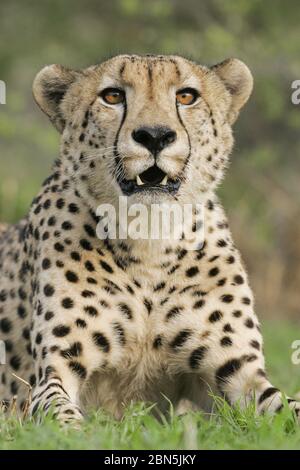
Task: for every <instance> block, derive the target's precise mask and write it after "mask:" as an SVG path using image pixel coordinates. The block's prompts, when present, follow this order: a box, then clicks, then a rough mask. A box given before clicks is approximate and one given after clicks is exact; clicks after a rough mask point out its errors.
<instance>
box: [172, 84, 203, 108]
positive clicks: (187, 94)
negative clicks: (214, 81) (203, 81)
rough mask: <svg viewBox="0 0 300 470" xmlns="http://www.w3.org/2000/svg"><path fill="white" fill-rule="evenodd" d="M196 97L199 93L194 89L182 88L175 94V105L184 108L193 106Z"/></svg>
mask: <svg viewBox="0 0 300 470" xmlns="http://www.w3.org/2000/svg"><path fill="white" fill-rule="evenodd" d="M198 97H199V93H198V91H197V90H195V89H194V88H184V89H183V90H179V91H177V93H176V101H177V103H180V104H183V105H185V106H189V105H191V104H194V103H195V101H196V100H197V98H198Z"/></svg>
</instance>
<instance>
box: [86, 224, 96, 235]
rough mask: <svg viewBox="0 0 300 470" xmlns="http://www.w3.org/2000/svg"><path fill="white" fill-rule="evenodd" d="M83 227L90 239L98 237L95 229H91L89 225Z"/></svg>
mask: <svg viewBox="0 0 300 470" xmlns="http://www.w3.org/2000/svg"><path fill="white" fill-rule="evenodd" d="M83 227H84V230H85V231H86V233H87V235H88V236H89V237H91V238H93V237H95V236H96V234H95V230H94V229H93V227H91V226H90V225H88V224H85V225H84V226H83Z"/></svg>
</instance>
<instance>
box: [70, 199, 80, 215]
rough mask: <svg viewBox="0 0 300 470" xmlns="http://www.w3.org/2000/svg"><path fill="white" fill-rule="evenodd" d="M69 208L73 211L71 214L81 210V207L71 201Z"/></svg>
mask: <svg viewBox="0 0 300 470" xmlns="http://www.w3.org/2000/svg"><path fill="white" fill-rule="evenodd" d="M68 210H69V212H71V214H77V213H78V212H79V208H78V206H77V205H76V204H75V203H74V202H71V204H69V206H68Z"/></svg>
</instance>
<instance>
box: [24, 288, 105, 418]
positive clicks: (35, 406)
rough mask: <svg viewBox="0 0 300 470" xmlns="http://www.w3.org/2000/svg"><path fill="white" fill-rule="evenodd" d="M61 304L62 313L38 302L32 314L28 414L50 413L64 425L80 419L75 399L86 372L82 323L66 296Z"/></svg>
mask: <svg viewBox="0 0 300 470" xmlns="http://www.w3.org/2000/svg"><path fill="white" fill-rule="evenodd" d="M47 288H48V287H47V286H46V291H47ZM63 302H64V305H65V307H66V309H65V311H63V310H60V309H56V311H55V310H52V309H49V308H48V307H53V305H51V303H49V304H45V302H44V303H43V304H42V303H39V306H38V308H37V310H36V313H35V314H34V323H33V330H32V334H31V344H32V354H33V358H34V360H35V373H36V387H35V389H34V392H33V398H32V403H31V407H30V413H31V415H36V413H37V412H40V413H45V414H46V413H47V412H53V415H54V417H56V418H57V419H58V420H59V421H60V422H61V423H63V424H64V423H68V422H70V421H78V420H80V419H81V418H82V412H81V410H80V408H79V402H78V398H79V392H80V389H81V387H82V386H83V385H84V384H85V382H86V380H87V379H88V376H89V370H88V367H87V363H88V361H87V360H86V357H85V354H84V350H83V346H82V342H81V341H82V334H84V332H83V330H84V328H85V327H86V322H85V321H84V320H83V319H81V318H79V316H78V318H73V315H72V313H71V312H70V311H69V307H70V304H69V303H70V302H71V299H70V298H69V297H65V298H64V299H63ZM54 311H55V313H54ZM66 312H67V313H68V315H66ZM83 363H84V364H85V365H83ZM99 363H100V361H99Z"/></svg>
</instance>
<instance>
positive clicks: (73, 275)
mask: <svg viewBox="0 0 300 470" xmlns="http://www.w3.org/2000/svg"><path fill="white" fill-rule="evenodd" d="M66 279H67V281H69V282H74V283H75V282H78V276H77V274H76V273H74V271H67V272H66Z"/></svg>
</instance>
